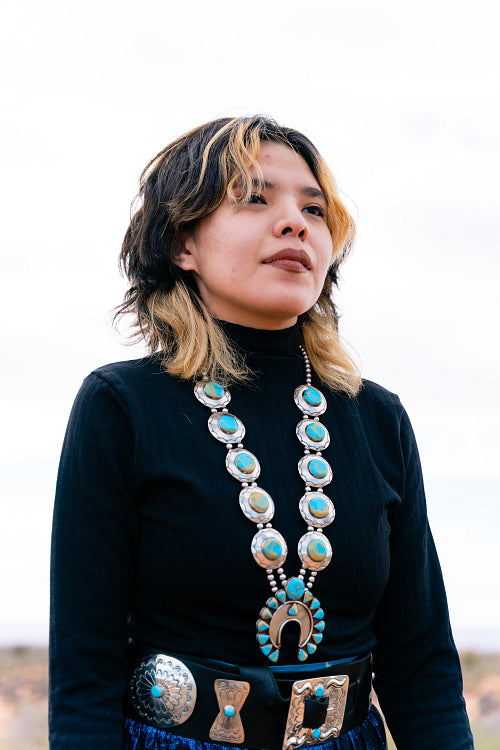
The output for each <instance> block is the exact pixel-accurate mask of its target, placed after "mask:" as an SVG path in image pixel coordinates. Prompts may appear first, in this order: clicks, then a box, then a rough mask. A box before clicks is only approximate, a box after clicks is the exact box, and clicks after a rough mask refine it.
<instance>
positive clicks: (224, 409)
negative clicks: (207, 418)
mask: <svg viewBox="0 0 500 750" xmlns="http://www.w3.org/2000/svg"><path fill="white" fill-rule="evenodd" d="M222 411H223V412H224V413H225V414H227V407H226V406H225V407H224V408H223V409H222Z"/></svg>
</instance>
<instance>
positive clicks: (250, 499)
mask: <svg viewBox="0 0 500 750" xmlns="http://www.w3.org/2000/svg"><path fill="white" fill-rule="evenodd" d="M239 500H240V507H241V510H242V511H243V513H244V514H245V516H246V517H247V518H248V519H250V521H254V522H255V523H268V522H269V521H270V520H271V518H272V517H273V516H274V502H273V499H272V497H271V495H270V494H269V493H268V492H266V491H265V490H263V489H261V488H260V487H244V488H243V489H242V490H241V492H240V497H239Z"/></svg>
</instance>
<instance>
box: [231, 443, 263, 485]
mask: <svg viewBox="0 0 500 750" xmlns="http://www.w3.org/2000/svg"><path fill="white" fill-rule="evenodd" d="M226 469H227V470H228V472H229V473H230V474H231V476H233V477H234V478H235V479H239V481H240V482H254V481H255V480H256V479H257V477H258V476H259V474H260V464H259V462H258V460H257V458H256V456H254V454H253V453H250V451H247V450H246V449H245V448H231V449H230V450H228V452H227V454H226Z"/></svg>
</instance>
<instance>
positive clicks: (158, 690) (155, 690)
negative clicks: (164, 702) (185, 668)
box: [151, 685, 163, 698]
mask: <svg viewBox="0 0 500 750" xmlns="http://www.w3.org/2000/svg"><path fill="white" fill-rule="evenodd" d="M162 694H163V688H162V686H161V685H152V687H151V695H152V696H153V697H154V698H160V697H161V695H162Z"/></svg>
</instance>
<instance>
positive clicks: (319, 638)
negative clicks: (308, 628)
mask: <svg viewBox="0 0 500 750" xmlns="http://www.w3.org/2000/svg"><path fill="white" fill-rule="evenodd" d="M322 640H323V633H313V641H314V643H321V641H322Z"/></svg>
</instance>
